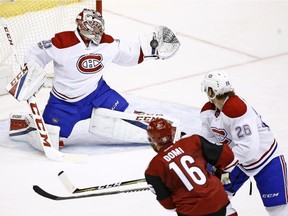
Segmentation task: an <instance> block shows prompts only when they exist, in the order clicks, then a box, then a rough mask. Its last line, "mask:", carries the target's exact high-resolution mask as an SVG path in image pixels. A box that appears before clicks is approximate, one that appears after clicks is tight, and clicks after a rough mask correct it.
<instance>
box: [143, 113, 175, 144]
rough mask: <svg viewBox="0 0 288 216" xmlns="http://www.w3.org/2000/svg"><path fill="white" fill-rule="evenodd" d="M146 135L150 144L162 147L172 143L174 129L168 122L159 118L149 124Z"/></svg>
mask: <svg viewBox="0 0 288 216" xmlns="http://www.w3.org/2000/svg"><path fill="white" fill-rule="evenodd" d="M147 133H148V139H149V141H150V142H151V143H156V144H160V145H161V144H162V145H163V144H167V143H173V139H174V135H175V129H174V128H173V127H172V125H171V123H170V122H169V121H167V120H165V119H161V118H159V119H155V120H152V121H151V122H150V123H149V126H148V128H147Z"/></svg>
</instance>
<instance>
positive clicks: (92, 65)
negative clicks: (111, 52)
mask: <svg viewBox="0 0 288 216" xmlns="http://www.w3.org/2000/svg"><path fill="white" fill-rule="evenodd" d="M102 60H103V57H102V55H100V54H89V55H83V56H81V57H80V58H79V60H78V61H77V63H76V66H77V68H78V70H79V71H80V72H81V73H84V74H94V73H98V72H100V71H101V70H102V69H103V68H104V65H103V64H102Z"/></svg>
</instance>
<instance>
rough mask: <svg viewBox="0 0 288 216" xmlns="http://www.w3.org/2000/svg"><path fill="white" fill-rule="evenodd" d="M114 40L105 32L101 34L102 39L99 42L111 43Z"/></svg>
mask: <svg viewBox="0 0 288 216" xmlns="http://www.w3.org/2000/svg"><path fill="white" fill-rule="evenodd" d="M113 42H114V38H113V37H112V36H110V35H107V34H105V33H104V34H103V35H102V39H101V42H100V43H113Z"/></svg>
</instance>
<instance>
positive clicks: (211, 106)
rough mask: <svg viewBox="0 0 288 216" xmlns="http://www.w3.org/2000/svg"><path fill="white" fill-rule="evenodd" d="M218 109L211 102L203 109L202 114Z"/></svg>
mask: <svg viewBox="0 0 288 216" xmlns="http://www.w3.org/2000/svg"><path fill="white" fill-rule="evenodd" d="M215 109H216V107H215V105H214V104H213V103H211V102H207V103H206V104H205V105H204V106H203V107H202V109H201V113H202V112H204V111H207V110H215Z"/></svg>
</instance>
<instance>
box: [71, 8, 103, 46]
mask: <svg viewBox="0 0 288 216" xmlns="http://www.w3.org/2000/svg"><path fill="white" fill-rule="evenodd" d="M76 23H77V27H78V29H79V32H80V34H81V35H83V36H84V37H86V38H88V39H90V40H91V41H92V42H93V43H94V44H96V45H99V44H100V41H101V39H102V35H103V33H104V29H105V27H104V19H103V17H102V15H101V14H100V13H99V12H96V11H95V10H90V9H84V10H83V11H82V12H81V13H80V14H79V15H78V16H77V17H76Z"/></svg>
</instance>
